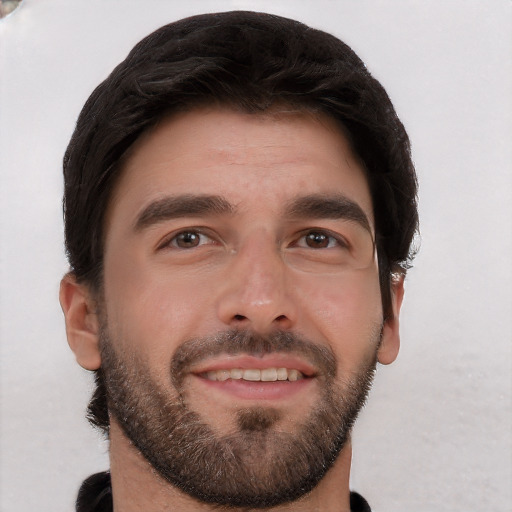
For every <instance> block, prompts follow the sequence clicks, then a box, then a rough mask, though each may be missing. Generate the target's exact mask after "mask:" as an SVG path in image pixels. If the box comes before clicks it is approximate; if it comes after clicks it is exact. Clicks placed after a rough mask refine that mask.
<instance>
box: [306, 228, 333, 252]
mask: <svg viewBox="0 0 512 512" xmlns="http://www.w3.org/2000/svg"><path fill="white" fill-rule="evenodd" d="M304 239H305V242H306V245H307V246H308V247H311V248H312V249H325V248H326V247H329V246H330V244H331V242H332V239H333V237H332V236H329V235H326V234H325V233H320V232H318V231H312V232H311V233H308V234H307V235H305V236H304Z"/></svg>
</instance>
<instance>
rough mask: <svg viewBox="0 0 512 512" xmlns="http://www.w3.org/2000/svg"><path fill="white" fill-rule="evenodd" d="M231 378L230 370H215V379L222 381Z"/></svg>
mask: <svg viewBox="0 0 512 512" xmlns="http://www.w3.org/2000/svg"><path fill="white" fill-rule="evenodd" d="M229 378H231V372H230V371H229V370H218V371H217V380H220V381H223V380H228V379H229Z"/></svg>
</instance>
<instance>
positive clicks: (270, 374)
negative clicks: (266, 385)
mask: <svg viewBox="0 0 512 512" xmlns="http://www.w3.org/2000/svg"><path fill="white" fill-rule="evenodd" d="M261 380H262V381H263V382H273V381H276V380H277V370H276V369H275V368H265V369H264V370H261Z"/></svg>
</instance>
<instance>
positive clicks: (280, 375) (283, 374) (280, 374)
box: [276, 368, 288, 380]
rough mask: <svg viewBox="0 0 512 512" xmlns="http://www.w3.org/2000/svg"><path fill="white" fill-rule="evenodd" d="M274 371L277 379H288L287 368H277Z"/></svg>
mask: <svg viewBox="0 0 512 512" xmlns="http://www.w3.org/2000/svg"><path fill="white" fill-rule="evenodd" d="M276 373H277V380H288V370H287V369H286V368H278V369H277V371H276Z"/></svg>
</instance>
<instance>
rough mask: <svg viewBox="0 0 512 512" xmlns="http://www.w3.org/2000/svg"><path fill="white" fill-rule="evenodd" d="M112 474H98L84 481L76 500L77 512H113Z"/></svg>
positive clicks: (106, 472)
mask: <svg viewBox="0 0 512 512" xmlns="http://www.w3.org/2000/svg"><path fill="white" fill-rule="evenodd" d="M112 510H113V507H112V488H111V486H110V473H109V472H108V471H105V472H103V473H96V474H94V475H91V476H90V477H89V478H87V479H86V480H84V482H83V484H82V485H81V487H80V490H79V491H78V497H77V499H76V512H112Z"/></svg>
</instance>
